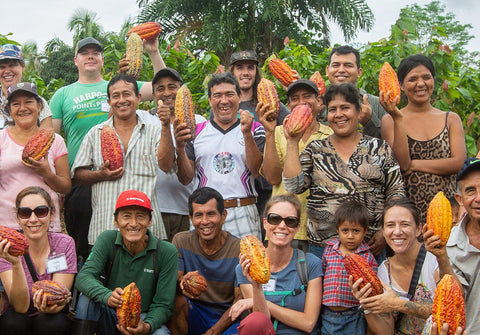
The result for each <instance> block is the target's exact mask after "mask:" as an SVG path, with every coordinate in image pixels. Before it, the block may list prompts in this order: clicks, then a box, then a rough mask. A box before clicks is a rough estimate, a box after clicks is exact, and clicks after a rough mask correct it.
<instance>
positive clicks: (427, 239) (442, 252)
mask: <svg viewBox="0 0 480 335" xmlns="http://www.w3.org/2000/svg"><path fill="white" fill-rule="evenodd" d="M427 229H428V228H427V225H424V226H423V228H422V232H423V240H424V242H423V243H424V245H425V249H426V250H427V251H428V252H430V253H432V254H434V255H435V257H437V258H442V257H448V256H447V247H446V244H444V245H442V241H441V240H440V236H439V235H434V232H433V229H428V230H427Z"/></svg>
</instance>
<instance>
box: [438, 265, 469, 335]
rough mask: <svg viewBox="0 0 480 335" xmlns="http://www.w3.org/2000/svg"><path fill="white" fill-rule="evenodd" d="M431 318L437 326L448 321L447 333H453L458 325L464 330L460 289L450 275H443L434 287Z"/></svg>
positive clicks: (463, 312) (462, 301)
mask: <svg viewBox="0 0 480 335" xmlns="http://www.w3.org/2000/svg"><path fill="white" fill-rule="evenodd" d="M432 320H433V321H434V322H436V323H437V325H438V327H439V328H440V327H441V326H442V325H443V324H444V323H448V334H449V335H453V334H454V333H455V331H456V330H457V328H458V327H462V329H463V330H465V301H464V300H463V294H462V289H461V288H460V285H459V284H458V283H457V281H456V280H455V279H453V277H452V276H451V275H448V274H446V275H444V276H443V278H442V279H441V280H440V282H439V283H438V285H437V287H436V288H435V295H434V298H433V307H432Z"/></svg>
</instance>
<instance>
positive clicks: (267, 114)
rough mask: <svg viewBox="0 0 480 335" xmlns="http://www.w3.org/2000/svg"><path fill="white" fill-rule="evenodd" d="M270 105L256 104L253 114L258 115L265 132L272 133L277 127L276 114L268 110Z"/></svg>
mask: <svg viewBox="0 0 480 335" xmlns="http://www.w3.org/2000/svg"><path fill="white" fill-rule="evenodd" d="M269 109H270V104H265V105H264V104H263V102H260V101H259V102H258V103H257V107H256V108H255V112H256V113H257V115H258V119H259V121H260V123H261V124H262V125H263V128H264V129H265V132H270V133H272V132H274V131H275V127H276V126H277V117H278V113H277V112H275V111H274V110H269Z"/></svg>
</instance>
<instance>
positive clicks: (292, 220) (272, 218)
mask: <svg viewBox="0 0 480 335" xmlns="http://www.w3.org/2000/svg"><path fill="white" fill-rule="evenodd" d="M282 221H283V222H285V224H286V225H287V227H288V228H297V227H298V223H299V222H298V221H299V220H298V218H297V217H296V216H287V217H286V218H284V217H283V216H280V215H278V214H275V213H270V214H267V222H268V223H270V224H273V225H275V226H276V225H279V224H280V222H282Z"/></svg>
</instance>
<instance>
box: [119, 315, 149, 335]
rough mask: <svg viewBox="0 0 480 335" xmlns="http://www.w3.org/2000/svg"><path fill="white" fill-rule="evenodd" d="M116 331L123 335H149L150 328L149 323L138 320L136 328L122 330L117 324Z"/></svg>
mask: <svg viewBox="0 0 480 335" xmlns="http://www.w3.org/2000/svg"><path fill="white" fill-rule="evenodd" d="M117 329H118V331H119V332H120V333H121V334H123V335H133V334H138V335H146V334H150V330H151V326H150V324H149V323H147V322H143V320H141V319H140V321H139V322H138V325H137V327H135V328H132V327H127V328H124V327H123V326H121V325H119V324H117Z"/></svg>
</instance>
